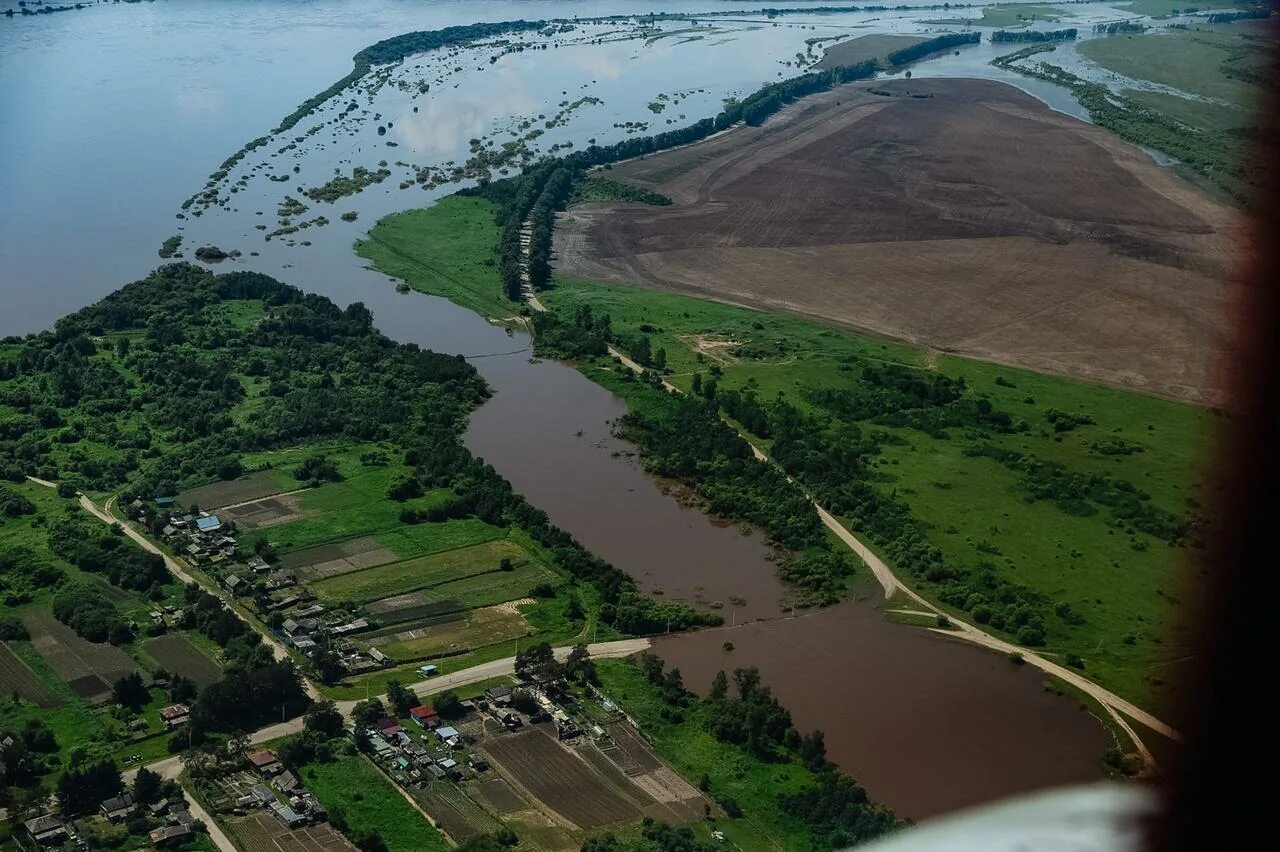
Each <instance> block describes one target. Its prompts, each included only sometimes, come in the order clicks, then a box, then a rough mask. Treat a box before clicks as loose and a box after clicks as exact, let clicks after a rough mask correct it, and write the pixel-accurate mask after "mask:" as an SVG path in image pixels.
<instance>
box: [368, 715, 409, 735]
mask: <svg viewBox="0 0 1280 852" xmlns="http://www.w3.org/2000/svg"><path fill="white" fill-rule="evenodd" d="M373 727H374V728H375V729H376V730H377V731H378V733H380V734H382V735H383V736H384V737H387V736H393V735H395V734H398V733H400V732H401V731H403V730H404V728H402V727H400V722H399V721H398V720H397V719H396V718H395V717H394V716H384V717H383V718H381V719H379V720H378V721H376V722H374V723H373Z"/></svg>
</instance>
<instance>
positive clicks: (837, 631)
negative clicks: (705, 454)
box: [654, 602, 1112, 819]
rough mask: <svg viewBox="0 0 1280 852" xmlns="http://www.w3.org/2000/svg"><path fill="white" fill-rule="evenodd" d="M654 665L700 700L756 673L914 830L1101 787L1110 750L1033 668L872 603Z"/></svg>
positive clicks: (738, 636)
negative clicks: (678, 676) (1041, 794)
mask: <svg viewBox="0 0 1280 852" xmlns="http://www.w3.org/2000/svg"><path fill="white" fill-rule="evenodd" d="M726 640H732V642H733V646H734V647H733V650H732V651H726V650H724V647H723V645H724V642H725V641H726ZM654 653H656V654H658V655H659V656H661V657H663V658H664V659H665V660H666V661H667V662H668V664H669V665H673V666H677V667H679V668H680V671H681V673H682V674H683V675H684V680H685V684H686V685H687V686H688V687H689V688H691V689H694V690H696V691H698V692H702V693H705V692H706V690H707V688H708V687H709V686H710V683H711V679H712V678H713V677H714V676H715V674H716V672H718V671H721V670H725V671H727V672H731V671H732V670H733V669H735V668H740V667H745V666H758V667H759V668H760V673H761V675H762V678H763V680H764V682H765V683H766V684H768V685H769V686H770V687H772V689H773V691H774V693H775V694H776V695H777V696H778V699H779V700H780V701H781V702H782V703H783V704H784V705H785V706H786V707H787V709H789V710H790V711H791V715H792V717H793V718H794V720H795V723H796V727H797V728H799V729H800V730H801V731H803V732H808V731H811V730H813V729H815V728H816V729H819V730H821V731H823V733H824V734H825V736H826V744H827V756H828V759H830V760H831V761H832V762H833V763H836V764H837V765H839V766H840V768H841V769H842V770H843V771H845V772H846V773H847V774H849V775H851V776H852V777H854V778H856V779H857V780H858V781H859V782H860V783H862V785H863V786H864V787H866V788H867V791H868V792H869V793H870V795H871V797H872V798H873V799H874V800H875V801H878V802H882V803H884V804H887V805H889V806H890V807H892V808H893V809H894V810H895V811H896V812H897V813H898V814H899V815H900V816H905V817H911V818H912V819H923V818H926V817H930V816H935V815H937V814H941V813H945V812H947V811H953V810H956V809H958V808H962V807H965V806H967V805H974V804H978V803H981V802H988V801H993V800H995V799H999V798H1001V797H1004V796H1009V795H1013V794H1016V793H1022V792H1025V791H1028V790H1034V789H1039V788H1045V787H1052V786H1057V785H1061V784H1067V783H1072V782H1087V781H1096V780H1097V779H1098V778H1099V777H1100V775H1101V773H1100V768H1099V763H1098V758H1099V755H1100V754H1101V753H1102V751H1103V750H1104V749H1106V748H1109V747H1110V746H1111V744H1112V740H1111V735H1110V734H1109V733H1108V732H1107V731H1106V730H1105V729H1104V728H1103V727H1102V726H1101V725H1100V724H1099V723H1098V721H1097V720H1096V719H1095V718H1094V717H1093V716H1092V715H1091V714H1090V713H1088V712H1087V711H1085V710H1083V709H1081V707H1080V705H1079V704H1078V703H1077V702H1075V701H1073V700H1070V699H1067V698H1062V697H1060V696H1058V695H1055V694H1053V693H1050V692H1047V691H1046V690H1045V688H1044V686H1043V676H1042V675H1041V674H1040V672H1038V671H1036V670H1035V669H1033V668H1031V667H1030V666H1015V665H1013V664H1011V663H1010V662H1009V661H1008V660H1006V659H1004V658H1003V657H1000V656H997V655H995V654H992V653H989V652H987V651H984V650H982V649H979V648H976V647H973V646H971V645H967V644H965V643H962V642H960V641H959V640H955V639H949V638H946V637H942V636H938V635H937V634H934V633H930V632H928V631H925V630H922V629H920V628H913V627H907V626H904V625H900V624H894V623H891V622H889V621H887V620H886V619H885V618H884V616H883V614H882V613H881V612H880V611H879V610H878V609H877V608H875V607H873V606H871V605H869V604H867V603H854V602H846V603H843V604H840V605H838V606H835V607H832V608H830V609H827V610H824V611H822V612H817V613H813V614H810V615H805V616H801V617H798V618H787V619H782V620H773V621H768V622H756V623H752V624H747V625H742V626H739V627H737V628H734V629H721V630H706V631H701V632H698V633H690V634H684V635H680V636H672V637H668V638H663V639H660V640H659V641H658V642H656V643H655V647H654Z"/></svg>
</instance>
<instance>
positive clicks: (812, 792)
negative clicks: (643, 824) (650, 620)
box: [584, 653, 901, 849]
mask: <svg viewBox="0 0 1280 852" xmlns="http://www.w3.org/2000/svg"><path fill="white" fill-rule="evenodd" d="M634 664H635V665H637V666H638V667H639V669H640V671H641V673H642V674H643V675H644V677H645V679H646V680H647V681H648V682H649V684H650V685H652V686H653V687H654V688H655V690H656V692H657V693H658V695H659V697H660V699H661V702H662V707H661V709H660V710H659V715H660V716H661V717H662V718H664V719H665V720H667V721H668V722H671V723H673V724H688V722H687V721H686V717H687V716H690V715H693V716H696V717H697V718H698V719H699V720H700V722H701V724H703V725H705V726H706V729H707V731H708V732H709V733H710V734H711V735H712V736H714V737H715V738H716V739H717V740H720V741H721V742H724V743H728V744H730V745H733V746H736V747H737V748H740V749H741V750H742V751H743V752H744V754H745V755H747V756H749V757H750V758H751V759H752V760H758V761H762V762H764V763H787V762H794V763H798V764H800V765H801V766H803V767H805V768H806V769H808V770H809V771H810V772H812V773H813V774H814V783H812V784H810V785H807V786H805V787H804V788H802V789H801V790H799V791H797V792H794V793H781V794H779V796H778V804H779V806H780V807H781V808H782V809H783V810H784V811H785V812H787V813H790V814H792V815H793V816H795V817H796V818H797V819H799V820H800V822H801V823H802V824H803V825H804V827H805V829H806V831H807V832H808V834H809V837H810V840H811V842H812V844H813V846H814V848H817V849H844V848H847V847H849V846H853V845H856V844H859V843H865V842H867V841H869V840H873V839H875V838H877V837H880V836H882V835H884V834H887V833H889V832H891V831H893V830H894V829H895V828H897V827H898V826H899V825H900V824H901V823H900V822H899V820H898V819H897V817H895V816H894V814H893V812H892V811H891V810H889V809H888V808H886V807H884V806H882V805H877V804H876V803H875V802H873V801H871V798H870V796H868V795H867V792H866V790H865V789H864V788H863V787H862V786H861V785H860V784H858V783H857V782H856V781H854V780H853V779H852V778H849V777H848V776H846V775H842V774H840V772H839V770H837V769H836V767H835V766H834V765H832V764H831V763H830V762H829V761H828V760H827V750H826V743H825V738H824V736H823V733H822V732H821V731H811V732H810V733H808V734H803V735H802V734H801V733H800V732H799V731H798V730H797V729H796V726H795V723H794V721H793V720H792V718H791V714H790V712H788V710H787V709H786V708H785V707H783V706H782V704H781V703H780V702H779V701H778V699H777V697H775V696H774V695H773V692H772V690H770V689H769V687H767V686H765V685H764V684H763V683H762V682H761V678H760V672H759V670H758V669H756V668H755V667H751V668H739V669H735V670H734V671H733V673H732V675H731V676H726V674H725V673H724V672H723V671H721V672H719V673H718V674H716V676H715V678H714V679H713V680H712V684H711V688H710V690H709V692H708V694H707V697H706V698H704V699H699V698H698V697H697V696H696V695H694V694H693V693H692V692H690V691H689V690H688V689H686V688H685V685H684V681H683V679H682V677H681V675H680V670H679V669H676V668H672V669H667V668H666V665H665V663H664V662H663V661H662V660H661V659H660V658H658V657H656V656H654V655H652V654H649V653H644V654H641V655H640V657H639V660H638V662H636V663H634ZM700 786H701V787H702V788H703V789H704V790H705V791H707V792H709V793H712V794H713V795H714V794H715V791H714V790H713V789H711V787H712V785H711V783H710V779H709V778H708V777H706V776H704V777H703V780H702V783H701V784H700ZM717 798H718V800H719V802H720V805H721V807H723V808H724V810H725V812H726V813H727V814H728V815H729V816H730V817H739V816H742V815H743V814H742V809H741V807H740V806H739V805H738V803H737V802H736V801H734V800H733V799H731V798H726V797H717ZM584 848H585V847H584ZM604 848H608V847H604Z"/></svg>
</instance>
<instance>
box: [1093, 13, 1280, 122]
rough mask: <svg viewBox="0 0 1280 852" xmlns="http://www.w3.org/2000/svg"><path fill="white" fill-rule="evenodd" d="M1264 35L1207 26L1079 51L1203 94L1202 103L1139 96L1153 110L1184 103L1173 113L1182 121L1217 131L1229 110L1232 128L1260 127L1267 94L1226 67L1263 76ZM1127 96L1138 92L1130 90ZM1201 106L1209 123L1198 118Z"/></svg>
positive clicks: (1102, 42)
mask: <svg viewBox="0 0 1280 852" xmlns="http://www.w3.org/2000/svg"><path fill="white" fill-rule="evenodd" d="M1261 32H1262V31H1261V29H1260V28H1259V27H1258V26H1256V25H1255V24H1254V23H1253V22H1245V23H1236V24H1220V25H1216V26H1212V27H1210V26H1207V25H1206V26H1202V27H1199V28H1197V29H1195V30H1180V31H1174V32H1165V33H1158V34H1155V35H1142V36H1136V37H1126V36H1113V37H1111V38H1096V39H1090V40H1089V41H1085V42H1081V43H1080V44H1079V46H1078V47H1077V50H1078V51H1079V52H1080V54H1081V55H1083V56H1084V57H1085V58H1087V59H1089V60H1091V61H1093V62H1096V63H1097V64H1099V65H1101V66H1102V67H1104V68H1107V69H1109V70H1111V71H1115V72H1117V73H1120V74H1123V75H1125V76H1126V77H1133V78H1135V79H1138V80H1150V81H1151V82H1153V83H1161V84H1163V85H1166V86H1172V87H1173V88H1175V89H1178V90H1180V91H1183V92H1187V93H1188V94H1189V95H1197V96H1199V98H1200V100H1197V99H1192V98H1183V99H1178V98H1177V96H1176V95H1164V96H1163V97H1160V98H1154V99H1153V98H1149V97H1147V96H1148V95H1149V94H1154V93H1141V94H1142V97H1141V98H1139V100H1143V102H1144V103H1147V104H1148V105H1151V106H1153V107H1155V106H1156V105H1157V104H1160V105H1166V104H1167V102H1168V101H1170V100H1184V101H1185V103H1184V104H1181V105H1179V106H1178V107H1176V113H1171V114H1173V115H1174V117H1175V118H1177V119H1178V120H1180V121H1186V122H1187V123H1189V124H1191V125H1192V126H1195V127H1205V128H1206V129H1217V127H1219V126H1221V125H1222V124H1224V123H1225V120H1224V118H1223V113H1224V111H1225V112H1227V113H1229V114H1234V115H1235V116H1236V117H1237V123H1236V124H1235V125H1234V126H1236V127H1242V126H1249V125H1252V124H1256V123H1257V116H1256V113H1257V110H1258V107H1259V104H1260V102H1261V97H1262V94H1263V92H1262V89H1261V88H1260V87H1259V86H1256V85H1253V84H1251V83H1248V82H1245V81H1244V80H1241V79H1239V78H1237V77H1231V76H1228V75H1227V74H1226V73H1224V67H1225V68H1238V69H1239V70H1241V71H1244V72H1245V73H1250V72H1260V71H1261V70H1262V68H1263V65H1264V62H1265V59H1266V53H1265V50H1264V49H1263V47H1264V45H1265V42H1264V41H1262V40H1259V39H1258V38H1257V37H1258V36H1259V35H1260V34H1261ZM1126 94H1128V95H1130V96H1133V95H1135V94H1138V93H1135V92H1134V91H1133V90H1129V91H1126ZM1203 99H1208V101H1209V102H1208V103H1206V102H1205V101H1204V100H1203ZM1202 108H1203V110H1204V112H1205V115H1206V118H1205V119H1200V118H1199V117H1198V113H1199V111H1200V110H1201V109H1202ZM1166 109H1168V107H1167V106H1166Z"/></svg>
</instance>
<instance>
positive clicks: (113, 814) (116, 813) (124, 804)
mask: <svg viewBox="0 0 1280 852" xmlns="http://www.w3.org/2000/svg"><path fill="white" fill-rule="evenodd" d="M98 807H99V810H101V811H102V815H103V816H104V817H106V818H107V819H108V820H110V821H111V822H120V821H121V820H124V819H127V818H128V817H129V815H130V814H132V813H133V812H134V811H135V810H137V808H135V807H134V805H133V797H132V796H130V795H129V794H128V793H125V794H123V795H120V796H114V797H112V798H110V799H107V800H106V801H105V802H103V803H102V804H101V805H99V806H98Z"/></svg>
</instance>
